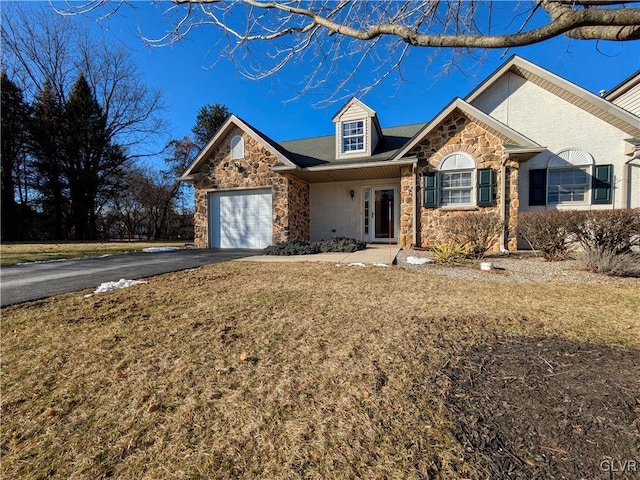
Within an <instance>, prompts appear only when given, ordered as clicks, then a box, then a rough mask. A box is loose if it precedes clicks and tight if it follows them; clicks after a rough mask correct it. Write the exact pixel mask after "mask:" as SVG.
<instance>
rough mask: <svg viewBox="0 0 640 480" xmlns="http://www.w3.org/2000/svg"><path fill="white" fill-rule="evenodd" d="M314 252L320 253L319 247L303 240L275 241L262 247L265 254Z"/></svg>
mask: <svg viewBox="0 0 640 480" xmlns="http://www.w3.org/2000/svg"><path fill="white" fill-rule="evenodd" d="M314 253H320V247H319V246H318V245H317V244H315V243H309V242H305V241H304V240H291V241H290V242H282V243H277V244H276V245H269V246H268V247H267V248H265V249H264V254H265V255H280V256H282V255H312V254H314Z"/></svg>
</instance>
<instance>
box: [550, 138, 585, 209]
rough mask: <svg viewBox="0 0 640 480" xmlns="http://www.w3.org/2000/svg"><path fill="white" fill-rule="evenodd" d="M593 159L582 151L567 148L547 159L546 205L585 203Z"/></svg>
mask: <svg viewBox="0 0 640 480" xmlns="http://www.w3.org/2000/svg"><path fill="white" fill-rule="evenodd" d="M593 164H594V161H593V157H592V156H591V155H589V154H588V153H587V152H585V151H583V150H579V149H577V148H569V149H566V150H562V151H561V152H559V153H557V154H556V155H553V156H552V157H551V158H550V159H549V164H548V170H547V203H550V204H561V203H586V202H588V200H589V196H588V193H589V185H590V180H591V178H590V177H591V175H590V173H591V168H592V165H593Z"/></svg>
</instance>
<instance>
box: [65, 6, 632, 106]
mask: <svg viewBox="0 0 640 480" xmlns="http://www.w3.org/2000/svg"><path fill="white" fill-rule="evenodd" d="M124 3H125V2H122V1H121V2H115V5H114V2H106V1H105V0H89V1H87V2H85V3H81V4H77V3H75V2H71V1H69V2H68V3H67V7H68V8H67V9H65V10H64V12H63V13H67V14H70V13H77V12H80V13H84V14H89V13H93V14H94V15H95V14H98V15H99V18H104V16H105V15H108V14H109V12H110V11H113V10H115V9H116V8H119V6H120V5H123V4H124ZM636 3H640V2H638V1H627V2H625V1H606V2H605V1H601V0H530V1H521V2H491V1H479V0H423V1H373V0H360V1H346V0H340V1H335V0H307V1H302V0H271V1H268V0H225V1H223V0H173V1H172V3H171V4H170V5H171V7H170V8H166V7H165V5H166V4H163V3H162V2H158V3H157V5H158V6H160V7H161V8H165V10H164V12H165V15H166V16H167V19H168V20H169V21H170V27H169V29H168V30H167V31H166V33H165V34H164V35H162V36H160V37H159V38H146V37H145V40H146V41H147V42H148V44H150V45H153V46H163V45H170V44H172V43H175V42H179V41H181V40H182V39H183V38H185V37H187V36H188V35H189V34H190V33H191V32H192V31H193V30H194V29H195V28H213V29H216V30H218V31H219V32H221V33H222V34H223V37H222V40H223V41H222V44H221V45H218V46H216V49H215V50H214V52H215V53H214V57H215V58H216V59H219V58H230V59H231V60H232V61H233V62H234V63H235V65H236V67H237V68H238V69H239V71H240V73H242V74H243V75H244V76H246V77H248V78H251V79H263V78H266V77H269V76H272V75H274V74H275V73H277V72H280V71H282V70H283V69H284V68H285V67H287V66H288V65H289V64H292V63H294V62H304V63H305V64H310V65H314V68H313V69H311V70H312V71H311V73H310V74H309V75H308V76H307V77H306V79H300V86H299V88H300V92H302V93H308V92H309V91H311V90H313V89H315V88H316V87H318V86H323V87H325V90H330V91H331V89H333V94H336V93H337V91H338V90H339V89H340V88H343V87H344V86H345V85H347V84H348V83H349V82H356V83H357V79H358V73H359V72H360V71H362V72H363V73H364V72H366V71H368V72H370V71H371V70H375V71H377V72H378V76H377V77H376V78H374V79H373V80H372V79H371V75H370V74H369V75H367V77H368V78H367V79H366V80H365V81H369V84H368V85H365V86H364V87H363V88H362V89H360V90H359V94H363V93H365V92H366V91H368V90H370V89H371V88H372V87H373V86H375V85H377V84H379V83H380V82H381V81H382V80H384V79H386V78H389V76H390V75H391V74H392V73H397V74H398V75H400V68H401V65H402V61H403V60H404V59H405V58H406V56H407V55H408V54H409V53H410V51H415V50H416V49H417V47H423V48H425V49H426V51H427V52H428V55H433V54H434V52H435V51H437V50H442V49H446V50H447V51H448V53H449V54H450V55H451V61H452V64H455V63H456V61H455V60H456V58H460V57H461V56H463V55H464V56H465V57H468V56H469V55H482V54H483V52H486V51H487V50H488V49H498V48H502V49H509V48H514V47H521V46H525V45H532V44H536V43H540V42H545V41H548V40H550V39H553V38H556V37H560V36H565V37H567V38H572V39H579V40H587V39H591V40H593V39H596V40H612V41H631V40H638V39H640V8H634V7H635V4H636ZM499 14H500V15H499ZM522 15H524V16H525V17H526V19H525V21H524V22H523V23H521V24H520V26H519V27H518V26H517V25H515V26H511V24H512V23H513V22H511V21H509V20H510V19H515V18H517V17H518V16H522ZM498 17H500V20H501V21H504V19H505V18H506V20H507V21H506V23H507V25H506V26H505V25H504V24H499V23H497V22H498ZM503 23H504V22H503ZM339 70H342V71H341V72H339ZM345 72H346V73H345ZM289 83H290V82H289ZM329 86H330V87H331V88H329ZM325 100H326V97H325Z"/></svg>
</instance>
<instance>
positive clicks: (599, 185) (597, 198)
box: [591, 165, 613, 204]
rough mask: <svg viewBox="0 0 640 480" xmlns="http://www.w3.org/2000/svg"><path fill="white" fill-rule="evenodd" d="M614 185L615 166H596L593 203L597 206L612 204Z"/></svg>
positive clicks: (592, 187) (592, 193)
mask: <svg viewBox="0 0 640 480" xmlns="http://www.w3.org/2000/svg"><path fill="white" fill-rule="evenodd" d="M612 183H613V165H596V166H595V167H594V169H593V183H592V185H591V202H592V203H595V204H608V203H611V202H612V200H613V198H612V195H611V185H612Z"/></svg>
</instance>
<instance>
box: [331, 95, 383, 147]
mask: <svg viewBox="0 0 640 480" xmlns="http://www.w3.org/2000/svg"><path fill="white" fill-rule="evenodd" d="M333 123H334V124H335V126H336V158H338V159H349V158H358V157H370V156H371V155H373V152H374V151H375V149H376V146H377V145H378V141H379V140H380V139H381V138H382V130H381V129H380V123H379V122H378V117H377V115H376V112H374V111H373V110H371V109H370V108H369V107H367V106H366V105H365V104H364V103H362V102H361V101H360V100H358V99H356V98H352V99H351V100H349V101H348V102H347V103H346V104H345V105H344V106H343V107H342V108H341V109H340V110H339V111H338V113H336V114H335V115H334V116H333Z"/></svg>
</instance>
